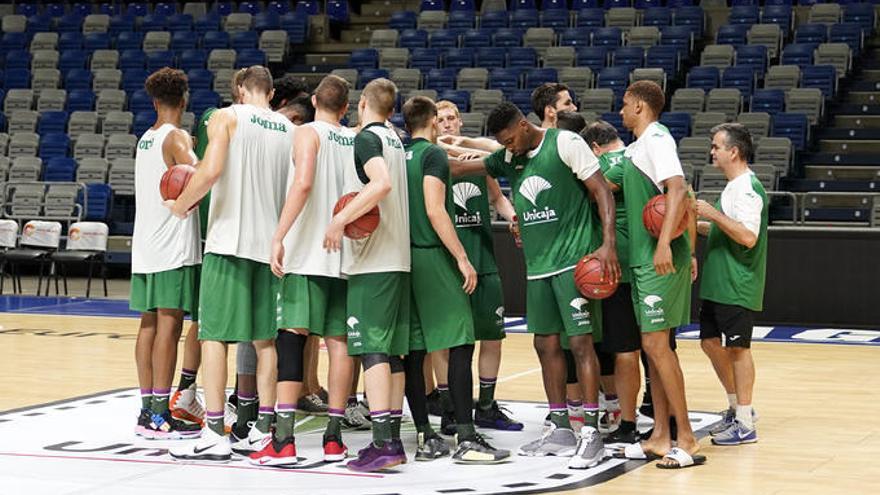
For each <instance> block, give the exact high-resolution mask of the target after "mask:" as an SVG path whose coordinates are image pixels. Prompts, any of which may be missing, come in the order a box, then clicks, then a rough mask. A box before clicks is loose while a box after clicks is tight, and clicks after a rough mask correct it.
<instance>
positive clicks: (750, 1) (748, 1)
mask: <svg viewBox="0 0 880 495" xmlns="http://www.w3.org/2000/svg"><path fill="white" fill-rule="evenodd" d="M754 5H758V0H730V6H731V7H743V6H754Z"/></svg>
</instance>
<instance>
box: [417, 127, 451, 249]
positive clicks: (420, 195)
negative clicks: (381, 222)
mask: <svg viewBox="0 0 880 495" xmlns="http://www.w3.org/2000/svg"><path fill="white" fill-rule="evenodd" d="M429 175H430V176H432V177H436V178H438V179H440V180H441V181H443V184H445V185H446V211H447V212H449V218H450V219H452V216H453V215H452V211H453V210H452V187H451V184H450V177H449V158H447V156H446V153H445V152H444V151H443V150H442V149H441V148H440V147H439V146H437V145H435V144H432V143H431V142H430V141H428V140H426V139H422V138H416V139H414V140H413V141H412V143H411V144H409V145H408V146H407V147H406V180H407V189H408V191H409V238H410V244H411V245H413V246H415V247H443V242H442V241H441V240H440V237H439V236H438V235H437V232H436V231H435V230H434V227H433V226H432V225H431V221H430V220H429V219H428V211H427V209H426V208H425V186H424V178H425V177H426V176H429Z"/></svg>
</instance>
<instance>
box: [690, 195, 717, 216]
mask: <svg viewBox="0 0 880 495" xmlns="http://www.w3.org/2000/svg"><path fill="white" fill-rule="evenodd" d="M694 213H696V214H697V216H699V217H701V218H706V219H708V220H712V219H713V218H714V216H715V214H716V213H718V210H716V209H715V207H714V206H712V205H711V204H709V203H708V202H707V201H705V200H702V199H698V200H697V201H696V203H695V204H694Z"/></svg>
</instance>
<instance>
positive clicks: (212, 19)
mask: <svg viewBox="0 0 880 495" xmlns="http://www.w3.org/2000/svg"><path fill="white" fill-rule="evenodd" d="M218 30H220V15H219V14H217V13H216V12H210V13H208V14H206V15H204V16H201V17H199V18H197V19H195V20H193V31H195V32H197V33H207V32H209V31H218Z"/></svg>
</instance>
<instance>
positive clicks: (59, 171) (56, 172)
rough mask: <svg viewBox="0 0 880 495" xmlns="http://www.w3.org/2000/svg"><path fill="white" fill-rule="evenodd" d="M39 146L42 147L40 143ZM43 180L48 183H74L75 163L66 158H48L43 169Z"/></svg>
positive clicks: (71, 159)
mask: <svg viewBox="0 0 880 495" xmlns="http://www.w3.org/2000/svg"><path fill="white" fill-rule="evenodd" d="M46 137H48V135H47V136H46ZM40 144H41V145H42V141H41V142H40ZM43 180H44V181H49V182H73V181H75V180H76V161H75V160H74V159H73V158H68V157H66V156H53V157H51V158H49V161H48V162H47V163H46V167H45V168H44V169H43Z"/></svg>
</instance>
